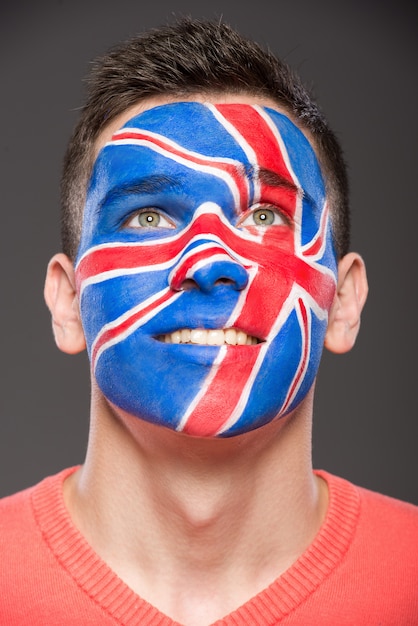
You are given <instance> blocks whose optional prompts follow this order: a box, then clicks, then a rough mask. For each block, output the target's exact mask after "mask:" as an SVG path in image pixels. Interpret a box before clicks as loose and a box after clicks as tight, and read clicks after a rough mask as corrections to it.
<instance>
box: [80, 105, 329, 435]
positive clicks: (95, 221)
mask: <svg viewBox="0 0 418 626" xmlns="http://www.w3.org/2000/svg"><path fill="white" fill-rule="evenodd" d="M76 276H77V285H78V290H79V295H80V303H81V314H82V320H83V325H84V329H85V334H86V339H87V345H88V351H89V356H90V360H91V365H92V369H93V372H94V376H95V377H96V379H97V383H98V385H99V387H100V389H101V390H102V392H103V394H104V395H105V397H106V398H108V400H110V401H111V402H112V403H113V404H114V405H116V406H118V407H120V408H121V409H123V410H124V411H127V412H129V413H131V414H132V415H135V416H137V417H139V418H142V419H145V420H148V421H150V422H154V423H156V424H161V425H164V426H167V427H169V428H172V429H176V430H179V431H183V432H186V433H189V434H191V435H195V436H230V435H235V434H240V433H243V432H246V431H249V430H252V429H254V428H258V427H260V426H262V425H263V424H266V423H268V422H270V421H271V420H273V419H274V418H276V417H280V416H283V415H285V414H287V413H288V412H289V411H291V410H292V409H294V408H295V407H296V406H297V405H298V404H299V403H300V402H301V400H302V399H303V398H304V397H305V396H306V394H307V392H308V390H309V389H310V387H311V385H312V383H313V381H314V378H315V375H316V372H317V369H318V366H319V361H320V357H321V353H322V346H323V340H324V336H325V331H326V325H327V317H328V310H329V307H330V306H331V303H332V300H333V296H334V293H335V282H336V260H335V254H334V250H333V245H332V237H331V229H330V224H329V216H328V208H327V203H326V198H325V189H324V183H323V180H322V176H321V172H320V169H319V165H318V162H317V159H316V157H315V153H314V151H313V149H312V148H311V146H310V144H309V142H308V141H307V139H306V138H305V136H304V135H303V133H302V132H301V131H300V130H299V129H298V128H297V127H296V126H295V125H294V124H293V123H292V122H291V121H290V120H289V119H288V118H287V117H286V116H285V115H283V114H280V113H278V112H277V111H275V110H273V109H267V108H262V107H259V106H252V105H248V104H219V105H213V104H201V103H197V102H179V103H174V104H166V105H162V106H158V107H155V108H152V109H149V110H147V111H145V112H143V113H141V114H140V115H138V116H136V117H134V118H133V119H131V120H130V121H129V122H128V123H127V124H125V126H124V127H123V128H121V129H120V130H119V131H117V132H116V133H115V134H114V135H113V137H112V139H111V140H110V141H109V142H108V143H107V144H106V145H105V146H104V148H103V149H102V150H101V152H100V153H99V156H98V158H97V161H96V163H95V167H94V170H93V174H92V178H91V181H90V187H89V190H88V195H87V202H86V207H85V214H84V222H83V232H82V239H81V244H80V250H79V254H78V259H77V268H76Z"/></svg>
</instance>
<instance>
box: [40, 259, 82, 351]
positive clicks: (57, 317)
mask: <svg viewBox="0 0 418 626" xmlns="http://www.w3.org/2000/svg"><path fill="white" fill-rule="evenodd" d="M44 296H45V301H46V303H47V305H48V308H49V310H50V311H51V316H52V329H53V331H54V337H55V342H56V344H57V346H58V348H59V349H60V350H62V351H63V352H67V353H68V354H77V353H78V352H81V351H82V350H84V348H85V347H86V342H85V338H84V332H83V327H82V324H81V318H80V311H79V303H78V297H77V291H76V286H75V274H74V266H73V263H72V261H71V260H70V259H69V258H68V257H67V256H66V255H65V254H56V255H55V256H53V257H52V259H51V260H50V262H49V264H48V269H47V273H46V280H45V289H44Z"/></svg>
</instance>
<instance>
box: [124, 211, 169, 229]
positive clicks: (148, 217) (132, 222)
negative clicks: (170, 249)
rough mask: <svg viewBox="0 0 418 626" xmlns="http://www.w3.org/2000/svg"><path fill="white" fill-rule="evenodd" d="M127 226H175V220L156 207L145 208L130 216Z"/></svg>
mask: <svg viewBox="0 0 418 626" xmlns="http://www.w3.org/2000/svg"><path fill="white" fill-rule="evenodd" d="M125 226H128V227H130V228H175V226H174V224H173V222H171V221H170V220H168V219H167V218H166V217H164V216H163V215H161V213H160V212H159V211H156V210H154V209H144V210H142V211H139V213H136V214H135V215H133V216H132V217H130V218H129V219H128V220H127V221H126V222H125Z"/></svg>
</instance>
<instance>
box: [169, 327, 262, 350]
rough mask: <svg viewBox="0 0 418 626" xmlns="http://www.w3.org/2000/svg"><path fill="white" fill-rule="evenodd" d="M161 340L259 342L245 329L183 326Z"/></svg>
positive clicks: (213, 343)
mask: <svg viewBox="0 0 418 626" xmlns="http://www.w3.org/2000/svg"><path fill="white" fill-rule="evenodd" d="M159 339H160V341H163V342H165V343H193V344H196V345H202V346H223V345H224V344H228V345H230V346H245V345H247V346H252V345H255V344H257V343H258V340H257V338H256V337H253V336H251V335H247V333H245V332H244V331H243V330H237V329H236V328H227V329H226V330H222V329H218V328H217V329H213V330H212V329H211V330H206V329H205V328H182V329H181V330H175V331H174V332H172V333H167V334H166V335H161V336H160V337H159Z"/></svg>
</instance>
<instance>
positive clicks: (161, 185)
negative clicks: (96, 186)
mask: <svg viewBox="0 0 418 626" xmlns="http://www.w3.org/2000/svg"><path fill="white" fill-rule="evenodd" d="M179 187H180V184H179V181H177V180H176V179H174V178H172V177H171V176H164V175H154V176H147V177H145V178H140V179H138V180H135V181H133V182H127V183H125V184H119V185H116V186H115V187H112V188H111V189H110V190H109V191H108V192H107V194H106V195H105V197H104V198H103V200H102V202H101V203H100V206H101V207H102V206H103V205H104V204H107V203H111V202H115V201H117V200H123V199H124V198H126V197H127V196H130V195H135V194H142V193H146V194H152V193H161V192H162V191H167V190H168V189H172V190H174V189H176V188H179Z"/></svg>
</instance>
